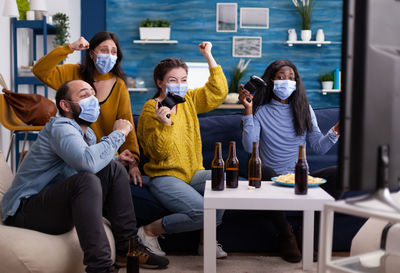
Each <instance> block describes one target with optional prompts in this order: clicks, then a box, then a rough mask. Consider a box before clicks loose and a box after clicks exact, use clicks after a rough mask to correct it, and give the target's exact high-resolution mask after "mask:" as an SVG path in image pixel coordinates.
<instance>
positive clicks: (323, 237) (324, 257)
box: [318, 206, 334, 273]
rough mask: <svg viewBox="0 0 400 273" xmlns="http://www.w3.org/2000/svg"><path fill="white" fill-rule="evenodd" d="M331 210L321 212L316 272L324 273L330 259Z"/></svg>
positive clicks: (331, 237)
mask: <svg viewBox="0 0 400 273" xmlns="http://www.w3.org/2000/svg"><path fill="white" fill-rule="evenodd" d="M333 216H334V214H333V210H332V209H330V208H326V206H324V210H323V211H322V212H321V220H320V226H319V245H318V272H319V273H325V272H327V270H326V265H327V264H328V262H329V261H330V260H331V259H332V239H333Z"/></svg>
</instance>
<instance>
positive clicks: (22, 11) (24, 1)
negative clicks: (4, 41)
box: [17, 0, 29, 20]
mask: <svg viewBox="0 0 400 273" xmlns="http://www.w3.org/2000/svg"><path fill="white" fill-rule="evenodd" d="M17 6H18V12H19V20H26V12H27V11H28V10H29V1H28V0H17Z"/></svg>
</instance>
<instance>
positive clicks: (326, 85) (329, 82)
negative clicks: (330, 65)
mask: <svg viewBox="0 0 400 273" xmlns="http://www.w3.org/2000/svg"><path fill="white" fill-rule="evenodd" d="M319 80H320V82H321V84H322V89H324V90H331V89H332V88H333V75H332V73H326V74H322V75H321V76H319Z"/></svg>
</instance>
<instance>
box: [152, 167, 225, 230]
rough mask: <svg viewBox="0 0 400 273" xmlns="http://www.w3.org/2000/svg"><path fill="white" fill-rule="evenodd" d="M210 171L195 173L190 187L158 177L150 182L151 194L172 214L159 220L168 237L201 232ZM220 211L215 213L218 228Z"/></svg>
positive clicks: (167, 178) (221, 213)
mask: <svg viewBox="0 0 400 273" xmlns="http://www.w3.org/2000/svg"><path fill="white" fill-rule="evenodd" d="M206 180H211V171H210V170H199V171H197V172H196V173H195V174H194V175H193V177H192V180H191V181H190V183H189V184H188V183H186V182H185V181H183V180H181V179H179V178H176V177H173V176H158V177H154V178H152V179H151V180H150V187H149V188H150V192H151V193H152V194H153V196H155V197H156V198H157V199H158V200H159V201H160V202H161V204H162V205H163V206H164V207H165V208H166V209H168V210H169V211H171V212H172V214H170V215H168V216H164V217H163V218H162V220H161V222H162V226H163V228H164V229H165V231H166V232H167V233H179V232H185V231H192V230H200V229H203V210H204V208H203V203H204V201H203V195H204V188H205V183H206ZM223 214H224V211H223V210H217V225H219V224H221V222H222V216H223Z"/></svg>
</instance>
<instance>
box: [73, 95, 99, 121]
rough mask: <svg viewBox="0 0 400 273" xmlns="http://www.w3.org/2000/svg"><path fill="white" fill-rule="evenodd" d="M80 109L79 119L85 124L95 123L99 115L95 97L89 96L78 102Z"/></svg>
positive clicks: (97, 102)
mask: <svg viewBox="0 0 400 273" xmlns="http://www.w3.org/2000/svg"><path fill="white" fill-rule="evenodd" d="M78 104H79V106H80V107H81V113H80V114H79V117H80V118H81V119H83V120H85V121H87V122H95V121H96V120H97V118H98V117H99V114H100V105H99V101H98V100H97V98H96V97H95V96H93V95H92V96H90V97H87V98H84V99H83V100H80V101H78Z"/></svg>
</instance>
